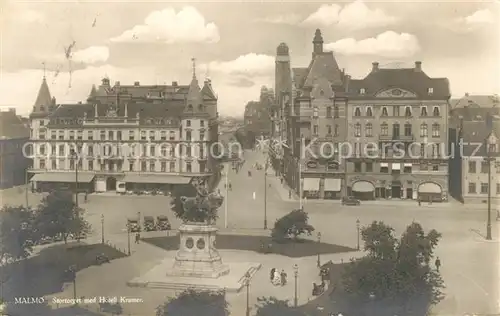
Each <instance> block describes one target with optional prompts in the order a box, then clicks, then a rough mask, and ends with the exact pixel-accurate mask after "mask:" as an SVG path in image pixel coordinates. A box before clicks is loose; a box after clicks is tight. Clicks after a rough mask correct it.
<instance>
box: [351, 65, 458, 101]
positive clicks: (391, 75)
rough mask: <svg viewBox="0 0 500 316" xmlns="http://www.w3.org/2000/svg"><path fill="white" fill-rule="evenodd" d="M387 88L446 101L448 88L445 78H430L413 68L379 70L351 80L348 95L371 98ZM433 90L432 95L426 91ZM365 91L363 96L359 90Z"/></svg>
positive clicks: (423, 97)
mask: <svg viewBox="0 0 500 316" xmlns="http://www.w3.org/2000/svg"><path fill="white" fill-rule="evenodd" d="M389 88H401V89H404V90H408V91H410V92H413V93H415V94H416V95H417V98H419V99H423V100H425V99H429V100H436V99H447V98H449V97H450V87H449V82H448V79H447V78H430V77H429V76H427V75H426V74H425V72H423V71H422V70H416V69H414V68H401V69H399V68H398V69H387V68H380V69H378V70H375V71H372V72H370V73H369V74H368V75H367V76H366V77H365V78H364V79H351V80H350V82H349V95H350V96H351V97H352V96H360V97H365V98H372V97H374V96H375V95H376V94H377V93H378V92H380V91H383V90H385V89H389ZM429 88H433V93H432V95H429V93H428V89H429ZM361 89H365V93H364V95H360V90H361Z"/></svg>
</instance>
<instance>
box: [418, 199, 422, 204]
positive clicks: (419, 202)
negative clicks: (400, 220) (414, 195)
mask: <svg viewBox="0 0 500 316" xmlns="http://www.w3.org/2000/svg"><path fill="white" fill-rule="evenodd" d="M421 205H422V201H420V198H418V206H421Z"/></svg>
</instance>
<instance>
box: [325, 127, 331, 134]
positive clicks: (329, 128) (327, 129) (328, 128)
mask: <svg viewBox="0 0 500 316" xmlns="http://www.w3.org/2000/svg"><path fill="white" fill-rule="evenodd" d="M326 131H327V132H326V133H327V134H328V135H332V126H331V125H327V126H326Z"/></svg>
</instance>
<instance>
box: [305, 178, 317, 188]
mask: <svg viewBox="0 0 500 316" xmlns="http://www.w3.org/2000/svg"><path fill="white" fill-rule="evenodd" d="M302 191H319V178H304V182H303V185H302Z"/></svg>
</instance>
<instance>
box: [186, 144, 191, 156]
mask: <svg viewBox="0 0 500 316" xmlns="http://www.w3.org/2000/svg"><path fill="white" fill-rule="evenodd" d="M186 156H187V157H191V147H190V146H187V147H186Z"/></svg>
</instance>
